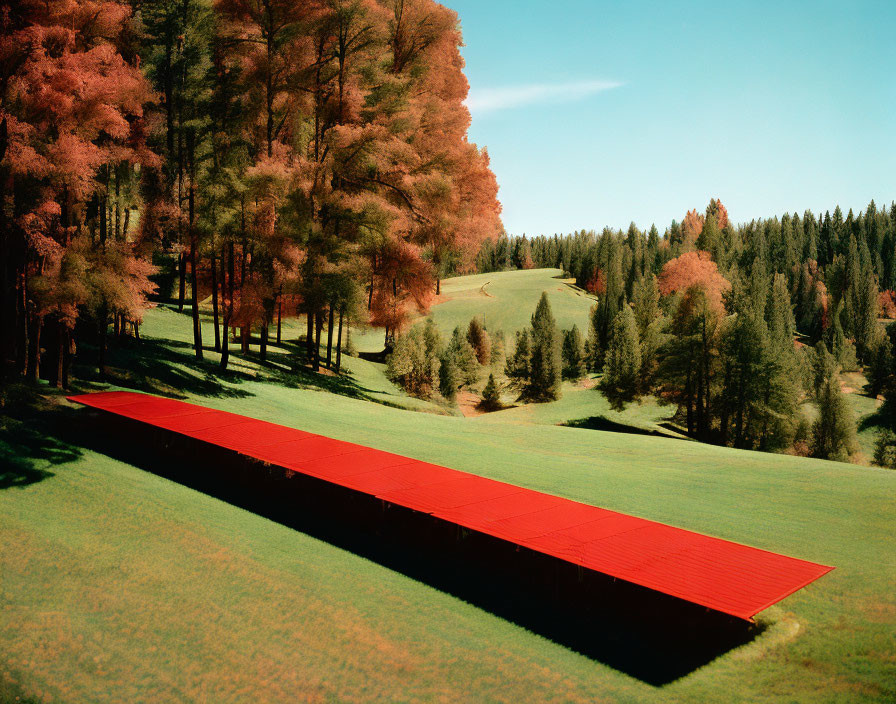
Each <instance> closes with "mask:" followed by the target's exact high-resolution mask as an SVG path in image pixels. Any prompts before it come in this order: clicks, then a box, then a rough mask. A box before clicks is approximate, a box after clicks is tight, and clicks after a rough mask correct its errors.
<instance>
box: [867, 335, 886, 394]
mask: <svg viewBox="0 0 896 704" xmlns="http://www.w3.org/2000/svg"><path fill="white" fill-rule="evenodd" d="M869 356H870V358H871V359H870V362H869V364H868V367H867V369H866V375H867V377H868V386H867V391H868V394H869V395H870V396H872V397H877V396H879V395H880V394H882V393H884V392H885V391H886V390H887V389H888V388H889V387H890V385H891V384H892V378H893V344H892V343H891V342H890V337H889V335H886V334H880V336H879V337H878V339H877V342H876V343H875V345H874V348H873V349H872V351H871V353H870V355H869Z"/></svg>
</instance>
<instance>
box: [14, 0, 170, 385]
mask: <svg viewBox="0 0 896 704" xmlns="http://www.w3.org/2000/svg"><path fill="white" fill-rule="evenodd" d="M0 21H2V22H3V23H4V28H3V29H4V31H3V33H2V39H0V56H2V62H0V63H2V68H0V72H2V76H0V79H2V80H0V91H2V94H0V170H2V173H0V184H2V186H0V188H2V191H0V201H2V202H3V204H4V207H3V208H0V211H2V214H0V232H2V241H0V247H2V252H0V259H2V260H3V277H4V280H3V284H2V287H0V289H2V300H0V311H2V316H3V317H2V323H0V335H2V338H3V350H2V352H3V354H2V357H3V360H4V366H5V367H6V369H10V368H12V369H15V370H17V371H18V372H20V373H26V374H27V375H28V376H29V377H30V378H32V379H37V378H38V376H39V374H40V373H41V372H40V367H41V357H42V351H41V350H42V348H43V347H45V345H44V342H42V332H44V331H45V329H46V328H48V327H49V328H50V331H51V333H52V336H51V339H52V340H53V342H54V345H53V348H52V349H49V350H48V352H49V354H50V357H51V358H52V359H53V362H54V363H53V364H51V369H50V370H49V371H50V374H49V378H50V379H51V381H54V382H55V383H57V384H62V385H65V384H66V377H67V375H68V369H69V367H70V364H71V351H72V349H73V345H72V344H71V343H72V335H73V333H74V331H75V323H76V322H77V321H78V319H79V318H80V317H81V316H82V315H83V314H84V313H89V312H92V313H93V315H94V316H95V320H96V322H97V328H98V333H99V339H100V358H99V360H98V362H99V366H100V368H101V370H102V369H103V368H104V366H105V342H106V334H107V324H108V321H109V316H110V315H112V316H113V318H114V319H115V320H117V321H119V322H121V320H123V316H124V315H129V316H130V320H131V321H137V320H139V316H140V314H141V312H142V309H143V307H145V306H146V305H147V302H146V294H147V293H148V292H149V291H151V290H152V285H151V284H150V283H149V281H148V275H149V274H150V273H151V272H152V267H151V266H150V265H149V264H148V263H147V262H145V260H144V259H143V258H142V257H141V255H142V254H143V253H144V252H143V251H142V250H141V248H140V247H139V246H138V245H139V243H138V242H136V238H135V237H134V236H133V234H134V233H131V236H129V235H128V233H127V232H126V230H127V227H126V226H125V223H126V222H127V219H125V223H123V222H122V218H121V209H120V208H119V207H118V201H117V200H114V202H113V201H111V200H110V194H114V193H115V189H116V188H118V189H119V194H120V193H121V188H120V184H121V182H122V181H126V183H127V184H128V185H127V188H126V190H128V191H130V190H131V183H132V181H133V179H136V178H137V176H136V174H137V172H138V169H142V173H144V174H147V175H148V174H149V173H151V171H152V170H153V169H154V168H157V167H158V164H159V162H158V160H157V158H156V156H155V155H154V154H153V153H152V152H151V151H150V150H149V149H148V148H147V145H146V135H147V128H146V124H145V122H144V108H145V106H146V105H147V104H148V103H150V102H151V100H152V94H151V92H150V90H149V86H148V84H147V82H146V80H145V79H144V78H143V76H142V74H141V73H140V71H139V70H138V68H137V66H136V63H137V62H136V58H135V57H131V59H132V62H131V61H129V60H127V59H126V58H125V56H124V55H123V54H122V51H124V50H125V49H126V48H127V47H126V45H127V42H126V37H127V33H128V28H129V21H130V9H129V8H128V7H127V6H126V5H123V4H120V3H117V2H95V1H90V2H88V1H87V0H72V1H71V2H67V3H23V4H22V5H21V6H20V7H19V12H17V13H10V12H6V13H4V14H3V16H2V18H0ZM73 83H76V84H77V85H78V90H77V91H75V92H72V85H73ZM128 212H130V211H129V210H128ZM116 214H117V215H118V217H116ZM92 267H96V268H95V269H92ZM91 269H92V270H91ZM88 271H89V272H90V275H88ZM116 316H117V317H116ZM44 341H46V339H45V340H44Z"/></svg>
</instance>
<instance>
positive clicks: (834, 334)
mask: <svg viewBox="0 0 896 704" xmlns="http://www.w3.org/2000/svg"><path fill="white" fill-rule="evenodd" d="M843 318H844V303H843V301H842V300H841V301H840V302H839V303H838V304H837V306H836V307H835V308H834V311H833V313H832V315H831V326H830V328H828V331H827V335H826V342H827V345H828V348H829V349H830V350H831V354H833V355H834V359H835V360H837V364H839V365H840V367H841V368H842V369H843V370H844V371H847V372H851V371H855V370H856V368H857V364H856V350H855V347H854V346H853V344H852V342H850V341H849V340H848V339H847V338H846V334H845V333H844V331H843V322H842V321H843Z"/></svg>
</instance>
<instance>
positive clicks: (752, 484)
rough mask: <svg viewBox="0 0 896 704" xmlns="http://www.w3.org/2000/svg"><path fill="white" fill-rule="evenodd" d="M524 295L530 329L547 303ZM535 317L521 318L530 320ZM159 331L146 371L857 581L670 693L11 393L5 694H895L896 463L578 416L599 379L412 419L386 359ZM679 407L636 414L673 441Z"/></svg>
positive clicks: (801, 608)
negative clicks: (867, 463) (670, 416)
mask: <svg viewBox="0 0 896 704" xmlns="http://www.w3.org/2000/svg"><path fill="white" fill-rule="evenodd" d="M525 273H526V274H527V275H533V276H534V274H532V272H525ZM466 278H467V279H472V278H474V277H466ZM559 285H560V286H562V284H559ZM527 290H528V289H527ZM556 293H557V295H561V292H560V291H558V292H556ZM526 295H527V296H528V295H529V294H528V293H527V294H526ZM563 295H565V294H563ZM533 301H537V296H534V297H533ZM449 303H450V301H449ZM552 303H553V301H552ZM444 305H448V303H446V304H444ZM570 305H571V308H570V310H575V305H573V304H570ZM519 307H520V309H522V310H523V311H524V314H522V315H521V317H520V318H519V319H520V320H522V321H523V324H524V323H525V321H526V320H527V316H528V315H529V314H530V311H529V310H528V308H529V305H528V302H527V303H526V304H521V305H520V306H519ZM531 307H532V308H534V302H533V303H532V306H531ZM558 307H559V306H558ZM439 308H441V306H440V307H439ZM439 308H437V309H436V314H438V310H439ZM587 308H588V305H587V304H586V303H583V304H582V309H583V310H584V311H585V313H587ZM555 313H557V310H556V309H555ZM457 315H460V313H458V314H457ZM514 315H515V314H513V313H512V312H511V311H510V310H507V311H506V312H504V313H501V314H500V316H499V317H500V319H501V320H503V321H505V322H503V323H502V324H501V325H503V326H505V329H506V330H510V329H511V322H506V321H512V320H514V319H515V318H514ZM559 317H560V315H558V318H559ZM446 319H447V317H446ZM440 324H442V323H440ZM447 325H450V323H447ZM209 332H210V331H209ZM143 334H144V336H145V337H146V341H145V343H144V344H143V345H141V346H139V347H134V348H130V349H128V350H125V351H120V350H119V351H116V352H115V353H114V354H113V358H112V362H113V364H115V365H116V366H123V365H124V364H125V363H126V364H127V365H128V366H130V367H131V368H132V369H134V370H136V371H134V372H132V373H131V375H130V376H129V377H128V378H127V379H125V378H121V379H119V382H120V383H121V384H122V385H128V386H132V387H137V388H142V389H144V390H156V391H167V392H169V393H171V392H174V391H175V390H177V391H179V392H180V394H181V395H182V396H184V397H186V398H187V399H188V400H191V401H195V402H197V403H202V404H204V405H207V406H210V407H215V408H220V409H223V410H228V411H233V412H236V413H242V414H245V415H248V416H253V417H257V418H262V419H265V420H270V421H274V422H278V423H283V424H286V425H292V426H295V427H299V428H303V429H307V430H310V431H313V432H318V433H323V434H326V435H329V436H332V437H336V438H340V439H345V440H352V441H354V442H358V443H362V444H366V445H370V446H372V447H377V448H380V449H384V450H389V451H393V452H399V453H401V454H405V455H408V456H412V457H416V458H420V459H423V460H427V461H431V462H436V463H439V464H444V465H447V466H450V467H454V468H457V469H460V470H465V471H469V472H475V473H478V474H481V475H484V476H489V477H493V478H496V479H499V480H503V481H509V482H513V483H516V484H519V485H522V486H526V487H530V488H533V489H538V490H541V491H546V492H549V493H554V494H558V495H562V496H566V497H569V498H572V499H576V500H579V501H585V502H589V503H593V504H596V505H599V506H604V507H607V508H610V509H614V510H618V511H624V512H628V513H632V514H634V515H638V516H643V517H645V518H650V519H653V520H658V521H662V522H666V523H670V524H674V525H677V526H681V527H683V528H688V529H693V530H697V531H701V532H705V533H709V534H712V535H716V536H719V537H722V538H726V539H730V540H735V541H738V542H743V543H748V544H750V545H754V546H757V547H761V548H765V549H770V550H774V551H778V552H782V553H785V554H788V555H792V556H795V557H800V558H804V559H809V560H814V561H818V562H822V563H825V564H830V565H834V566H836V567H837V569H836V570H835V571H834V572H832V573H831V574H829V575H827V576H825V577H823V578H822V579H821V580H820V581H818V582H816V583H815V584H813V585H810V586H809V587H808V588H806V589H804V590H802V591H800V592H797V593H796V594H794V595H793V596H791V597H789V598H788V599H786V600H785V601H784V602H782V603H781V604H780V605H779V606H777V607H773V608H772V609H769V610H768V611H767V612H765V614H763V618H764V619H765V620H766V621H768V622H769V623H771V624H772V625H771V627H770V628H769V629H768V630H766V631H765V632H764V633H762V634H761V635H760V636H759V637H758V638H757V639H756V640H755V641H753V642H752V643H750V644H748V645H746V646H743V647H742V648H738V649H735V650H733V651H730V652H728V653H726V654H725V655H723V656H721V657H720V658H718V659H717V660H715V661H713V662H711V663H710V664H709V665H707V666H705V667H703V668H701V669H699V670H696V671H694V672H692V673H690V674H689V675H687V676H685V677H683V678H681V679H679V680H677V681H675V682H672V683H671V684H668V685H665V686H663V687H654V686H651V685H648V684H645V683H644V682H642V681H640V680H637V679H635V678H633V677H631V676H628V675H626V674H624V673H622V672H619V671H616V670H613V669H612V668H610V667H608V666H606V665H604V664H603V663H601V662H599V661H595V660H591V659H588V658H586V657H584V656H582V655H580V654H578V653H576V652H574V651H571V650H569V649H567V648H565V647H563V646H562V645H559V644H557V643H554V642H551V641H549V640H547V639H545V638H543V637H541V636H538V635H535V634H533V633H531V632H529V631H526V630H525V629H523V628H521V627H519V626H517V625H514V624H513V623H510V622H508V621H505V620H503V619H501V618H498V617H497V616H495V615H493V614H491V613H489V612H487V611H484V610H482V609H480V608H477V607H476V606H475V605H472V604H469V603H466V602H464V601H462V600H460V599H457V598H455V597H453V596H450V595H448V594H446V593H443V592H440V591H438V590H437V589H435V588H433V587H431V586H428V585H426V584H423V583H420V582H418V581H415V580H413V579H411V578H409V577H407V576H405V575H402V574H400V573H397V572H395V571H392V570H389V569H387V568H385V567H383V566H381V565H379V564H377V563H374V562H371V561H369V560H366V559H364V558H362V557H359V556H358V555H355V554H353V553H351V552H347V551H345V550H342V549H340V548H337V547H335V546H333V545H331V544H328V543H326V542H323V541H321V540H317V539H315V538H312V537H310V536H308V535H305V534H303V533H300V532H297V531H295V530H292V529H289V528H286V527H284V526H282V525H280V524H277V523H273V522H271V521H269V520H266V519H264V518H262V517H259V516H257V515H254V514H252V513H249V512H246V511H243V510H241V509H238V508H235V507H233V506H231V505H229V504H226V503H223V502H221V501H219V500H216V499H214V498H211V497H209V496H206V495H204V494H201V493H198V492H196V491H193V490H191V489H189V488H186V487H184V486H181V485H179V484H176V483H173V482H170V481H168V480H165V479H163V478H160V477H158V476H156V475H154V474H151V473H148V472H145V471H142V470H140V469H137V468H136V467H133V466H131V465H128V464H124V463H122V462H119V461H116V460H114V459H111V458H109V457H107V456H105V455H101V454H97V453H96V452H94V451H91V450H89V449H86V448H85V447H81V446H79V445H78V444H77V443H74V444H70V443H65V442H59V441H55V440H53V437H54V435H53V431H52V428H49V429H42V428H39V427H36V426H35V427H32V426H29V425H22V424H19V423H17V422H16V421H15V420H14V418H13V416H14V415H15V413H14V410H15V409H14V407H11V408H10V409H9V413H7V415H5V416H0V423H2V430H0V461H3V462H4V464H5V465H6V466H5V467H4V470H3V473H2V477H0V487H5V488H2V489H0V516H2V519H0V604H2V606H0V609H2V610H0V614H2V616H0V701H4V700H10V701H12V700H14V697H15V696H22V697H31V698H33V699H34V700H35V701H40V702H84V701H90V702H122V701H127V702H159V701H197V702H243V701H260V702H261V701H263V702H296V701H310V702H317V701H390V702H392V701H394V702H403V701H408V702H411V701H413V702H416V701H440V702H442V701H444V702H467V701H477V702H478V701H495V702H519V701H557V702H561V701H562V702H567V701H570V702H579V701H581V702H594V701H608V702H609V701H613V702H615V701H623V702H644V701H646V702H666V701H676V702H708V701H733V702H882V701H893V700H894V699H896V655H894V649H893V632H894V627H896V593H894V592H896V590H894V589H893V585H894V584H896V563H894V560H893V555H894V554H896V539H894V531H893V517H894V515H896V472H891V471H888V470H882V469H876V468H869V467H859V466H854V465H848V464H840V463H832V462H823V461H818V460H809V459H801V458H794V457H789V456H783V455H770V454H760V453H752V452H745V451H738V450H732V449H727V448H720V447H714V446H707V445H701V444H698V443H695V442H683V441H680V440H672V439H666V438H660V437H648V436H644V435H632V434H623V433H612V432H595V431H594V430H588V429H580V428H572V427H560V426H557V425H554V423H557V422H562V421H563V420H566V419H568V418H569V417H570V416H575V415H577V414H582V415H581V416H580V417H590V416H594V415H601V414H602V411H601V410H600V408H599V406H600V402H598V401H592V398H591V397H592V395H593V397H594V398H595V399H601V397H600V395H599V394H597V393H596V392H592V391H588V390H582V389H578V390H570V392H569V393H567V394H566V395H565V396H564V398H563V399H561V401H559V402H558V404H564V403H565V404H567V406H568V407H564V406H559V405H558V406H555V407H554V408H551V406H552V405H553V404H546V405H545V406H540V407H534V408H530V409H528V410H527V408H526V407H521V408H517V409H510V410H507V411H503V412H499V413H495V414H490V415H488V416H483V417H480V418H462V417H456V416H450V415H438V412H444V410H443V409H441V408H440V407H437V406H435V405H434V404H433V407H432V408H429V407H426V408H424V410H431V411H434V412H432V413H415V412H408V411H407V410H403V409H402V408H397V407H390V406H386V405H383V404H382V403H381V402H379V403H373V402H371V397H372V396H375V395H381V396H382V397H381V398H376V399H374V400H377V401H386V402H389V403H390V404H391V406H402V405H405V406H413V405H414V403H413V402H414V400H413V399H408V398H407V397H406V396H404V395H403V394H402V392H400V390H398V389H396V388H395V387H392V386H391V385H389V384H388V382H384V380H383V379H382V374H381V369H379V368H377V367H376V366H374V367H369V366H365V364H369V363H363V364H362V363H361V360H356V359H352V360H347V362H348V364H349V365H350V366H351V370H352V375H353V378H352V379H351V380H349V381H347V382H341V381H338V380H334V379H333V378H332V377H316V376H315V375H311V374H310V373H308V372H301V373H300V372H297V371H292V368H291V367H289V359H290V354H291V353H292V352H291V348H290V347H289V345H284V347H283V349H282V351H276V353H275V354H274V355H272V361H273V363H272V364H271V365H259V364H258V363H256V362H254V361H251V362H241V363H238V364H236V365H235V368H234V371H233V372H231V373H230V374H228V375H227V376H226V377H225V378H223V379H218V378H217V377H216V376H215V374H214V372H213V369H212V368H211V367H209V366H206V365H203V364H201V363H196V362H194V361H193V360H192V352H191V350H190V349H189V348H188V347H187V346H185V344H184V343H185V342H186V341H187V340H189V334H190V322H189V317H188V316H185V315H178V314H177V313H174V312H171V311H167V310H157V311H154V312H152V313H151V314H150V315H148V316H147V319H146V324H145V326H144V328H143ZM157 338H167V339H170V340H171V342H167V343H164V342H162V341H161V340H160V339H157ZM210 339H211V338H210V337H208V336H207V337H206V340H210ZM209 357H210V358H211V360H212V361H214V359H215V358H214V355H213V354H211V355H209ZM235 361H238V360H235ZM209 364H211V362H209ZM281 367H283V368H281ZM85 386H86V388H91V389H96V388H104V387H103V386H102V385H100V384H98V383H88V384H86V385H85ZM421 403H422V402H421ZM604 403H605V402H604ZM592 408H598V412H597V413H595V412H592ZM603 410H604V411H605V410H606V409H603ZM664 411H665V409H659V408H656V407H653V406H651V405H650V404H645V405H644V406H640V407H634V411H632V412H633V413H634V415H635V416H637V418H635V419H634V420H636V421H637V422H638V423H640V424H642V425H643V426H644V429H648V430H649V429H651V428H652V427H654V426H655V424H656V423H657V421H659V420H661V418H662V417H663V413H664ZM530 413H531V415H532V417H526V416H527V414H530ZM629 420H631V419H629ZM626 422H629V421H626ZM29 428H31V429H30V430H29Z"/></svg>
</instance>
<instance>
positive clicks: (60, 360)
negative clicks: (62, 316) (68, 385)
mask: <svg viewBox="0 0 896 704" xmlns="http://www.w3.org/2000/svg"><path fill="white" fill-rule="evenodd" d="M56 324H57V326H58V332H57V334H56V337H57V341H56V374H55V375H54V382H55V384H56V388H57V389H61V388H62V387H63V386H65V352H66V349H65V348H66V338H67V337H68V336H67V335H66V333H67V332H68V329H67V328H66V327H65V324H64V323H63V322H62V320H59V321H58V322H57V323H56Z"/></svg>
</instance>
